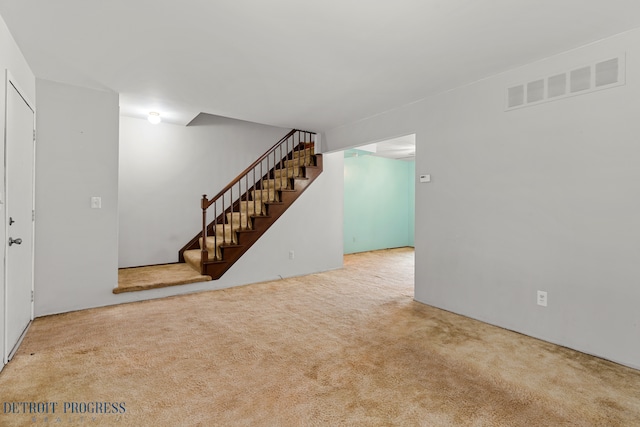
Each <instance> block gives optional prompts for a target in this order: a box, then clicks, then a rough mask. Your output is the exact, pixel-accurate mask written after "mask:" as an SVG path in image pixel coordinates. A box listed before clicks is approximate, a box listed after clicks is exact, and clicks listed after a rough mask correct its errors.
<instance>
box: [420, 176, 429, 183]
mask: <svg viewBox="0 0 640 427" xmlns="http://www.w3.org/2000/svg"><path fill="white" fill-rule="evenodd" d="M420 182H431V175H420Z"/></svg>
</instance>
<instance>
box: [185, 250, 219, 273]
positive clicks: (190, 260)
mask: <svg viewBox="0 0 640 427" xmlns="http://www.w3.org/2000/svg"><path fill="white" fill-rule="evenodd" d="M200 254H201V252H200V249H191V250H188V251H184V253H183V256H184V260H185V262H186V263H187V264H189V265H190V266H191V268H193V269H194V270H196V271H200V256H201V255H200ZM209 259H213V252H209Z"/></svg>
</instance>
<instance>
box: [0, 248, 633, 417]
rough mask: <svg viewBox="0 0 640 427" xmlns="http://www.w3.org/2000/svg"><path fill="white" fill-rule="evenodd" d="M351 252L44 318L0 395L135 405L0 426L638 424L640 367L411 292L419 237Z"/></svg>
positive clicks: (2, 380) (4, 377) (4, 376)
mask: <svg viewBox="0 0 640 427" xmlns="http://www.w3.org/2000/svg"><path fill="white" fill-rule="evenodd" d="M345 259H346V262H345V268H344V269H342V270H338V271H332V272H326V273H321V274H315V275H311V276H306V277H300V278H293V279H286V280H280V281H275V282H269V283H262V284H256V285H249V286H244V287H239V288H233V289H228V290H222V291H213V292H204V293H199V294H192V295H187V296H181V297H174V298H168V299H162V300H155V301H147V302H142V303H134V304H127V305H121V306H116V307H107V308H101V309H92V310H86V311H82V312H75V313H68V314H63V315H58V316H52V317H48V318H41V319H36V321H35V322H34V324H33V325H32V327H31V329H30V331H29V333H28V335H27V337H26V339H25V341H24V343H23V344H22V347H21V348H20V350H19V351H18V354H17V355H16V357H15V358H14V360H13V361H12V362H11V363H10V364H9V365H7V367H6V368H5V370H4V371H3V372H2V373H1V374H0V401H1V402H3V403H4V402H47V401H48V402H58V404H59V407H62V406H63V404H64V403H65V402H67V403H73V402H75V403H76V404H77V405H76V409H81V408H83V406H82V405H81V404H82V403H84V404H85V406H84V408H85V409H87V408H90V407H92V408H94V409H95V408H96V405H95V404H94V405H93V406H91V402H108V403H112V402H115V403H117V404H120V403H124V407H125V409H126V412H125V413H124V414H103V413H101V414H93V415H92V414H84V415H83V417H84V418H83V419H82V420H81V418H80V416H81V415H80V414H63V413H59V412H57V413H56V414H55V415H54V416H51V415H49V418H48V422H49V423H50V424H45V422H44V421H43V419H44V415H35V416H33V415H29V414H6V413H0V425H2V426H23V425H64V426H66V425H83V426H94V425H95V426H98V425H99V426H388V425H397V426H638V425H640V371H636V370H633V369H630V368H625V367H623V366H619V365H616V364H614V363H611V362H607V361H604V360H601V359H597V358H594V357H590V356H587V355H584V354H581V353H578V352H575V351H571V350H568V349H565V348H561V347H557V346H554V345H551V344H548V343H545V342H542V341H538V340H535V339H532V338H528V337H525V336H523V335H520V334H516V333H513V332H509V331H506V330H503V329H500V328H496V327H492V326H489V325H486V324H483V323H480V322H477V321H474V320H470V319H467V318H464V317H461V316H457V315H454V314H451V313H448V312H445V311H442V310H438V309H435V308H432V307H429V306H426V305H422V304H419V303H417V302H414V301H413V300H412V295H413V289H412V283H413V274H412V265H413V251H411V250H408V249H398V250H389V251H379V252H373V253H366V254H357V255H349V256H347V257H345ZM116 407H118V408H119V406H116ZM101 408H104V406H102V407H101ZM33 417H35V418H33ZM57 418H59V419H60V422H59V423H58V424H53V422H52V420H56V419H57ZM32 420H35V421H36V422H37V423H38V424H32Z"/></svg>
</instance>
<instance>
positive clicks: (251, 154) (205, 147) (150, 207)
mask: <svg viewBox="0 0 640 427" xmlns="http://www.w3.org/2000/svg"><path fill="white" fill-rule="evenodd" d="M289 130H290V129H283V128H278V127H273V126H266V125H260V124H256V123H250V122H245V121H241V120H233V119H229V118H224V117H217V116H211V115H200V116H199V117H198V118H197V119H196V120H194V122H193V123H192V124H191V125H190V126H186V127H185V126H180V125H174V124H167V123H160V124H158V125H152V124H151V123H149V122H148V121H147V120H142V119H136V118H131V117H121V121H120V172H119V176H120V182H119V188H120V190H119V195H120V199H119V200H120V217H119V221H120V223H119V234H120V244H119V266H120V267H131V266H139V265H151V264H162V263H168V262H177V261H178V250H179V249H180V248H182V246H184V245H185V244H186V243H187V242H188V241H189V240H191V239H192V238H193V237H194V236H195V235H196V234H197V233H198V232H199V231H200V229H201V227H202V225H201V224H202V211H201V209H200V199H201V198H202V195H203V194H207V195H208V196H209V197H213V196H214V195H215V194H216V193H218V191H220V190H221V189H222V188H223V187H224V186H225V185H227V183H229V182H230V181H231V180H232V179H234V178H235V177H236V176H237V175H238V174H239V173H240V172H242V171H243V170H244V169H245V168H246V167H247V166H249V165H250V164H251V163H252V162H253V161H254V160H256V159H257V158H258V157H260V156H261V155H262V154H263V153H264V152H265V151H267V150H268V149H269V148H271V147H272V146H273V145H274V144H275V143H276V142H278V140H280V139H281V138H282V137H283V136H285V135H286V134H287V133H288V132H289Z"/></svg>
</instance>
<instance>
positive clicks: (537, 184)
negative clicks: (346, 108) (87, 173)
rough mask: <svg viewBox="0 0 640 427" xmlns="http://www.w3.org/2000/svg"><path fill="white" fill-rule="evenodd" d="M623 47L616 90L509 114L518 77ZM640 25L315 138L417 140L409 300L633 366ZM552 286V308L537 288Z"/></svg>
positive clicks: (638, 295)
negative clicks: (623, 75)
mask: <svg viewBox="0 0 640 427" xmlns="http://www.w3.org/2000/svg"><path fill="white" fill-rule="evenodd" d="M621 52H626V54H627V57H626V58H627V62H626V64H627V81H626V85H624V86H619V87H615V88H611V89H606V90H602V91H598V92H594V93H590V94H586V95H581V96H575V97H571V98H565V99H562V100H558V101H555V102H548V103H544V104H541V105H538V106H532V107H527V108H522V109H519V110H515V111H509V112H505V111H504V107H505V90H506V88H507V87H509V86H510V85H513V84H515V83H524V82H528V81H532V80H535V79H537V78H541V77H545V76H550V75H553V74H554V73H556V72H559V71H568V70H571V69H574V68H578V67H580V66H582V65H587V64H590V63H593V62H596V61H599V60H606V59H609V58H612V57H615V56H618V55H619V54H620V53H621ZM639 75H640V30H634V31H631V32H628V33H625V34H621V35H618V36H615V37H612V38H609V39H607V40H603V41H600V42H598V43H595V44H593V45H589V46H586V47H583V48H580V49H576V50H573V51H570V52H566V53H564V54H561V55H558V56H554V57H552V58H548V59H547V60H544V61H541V62H537V63H534V64H530V65H527V66H525V67H521V68H518V69H516V70H512V71H509V72H507V73H504V74H501V75H498V76H494V77H491V78H489V79H485V80H482V81H479V82H476V83H474V84H471V85H468V86H465V87H462V88H459V89H456V90H453V91H448V92H446V93H442V94H440V95H438V96H434V97H431V98H428V99H425V100H423V101H421V102H417V103H414V104H411V105H408V106H405V107H403V108H400V109H397V110H394V111H391V112H388V113H385V114H381V115H378V116H376V117H374V118H372V119H368V120H363V121H360V122H357V123H354V124H352V125H349V126H343V127H341V128H337V129H334V130H331V131H328V132H326V133H325V135H324V142H325V143H326V147H327V150H328V151H333V150H337V149H341V148H346V147H349V146H353V145H354V144H362V143H366V142H369V141H375V140H380V139H384V138H389V137H393V136H396V135H401V134H407V133H412V132H415V133H416V134H417V158H416V174H431V178H432V181H431V183H417V184H416V224H415V247H416V267H415V269H416V284H415V298H416V300H418V301H421V302H424V303H427V304H430V305H433V306H436V307H440V308H443V309H446V310H450V311H453V312H456V313H460V314H464V315H466V316H470V317H473V318H476V319H480V320H483V321H486V322H488V323H492V324H496V325H499V326H502V327H505V328H508V329H512V330H516V331H519V332H522V333H525V334H527V335H531V336H534V337H537V338H541V339H544V340H547V341H550V342H554V343H557V344H561V345H563V346H567V347H570V348H574V349H577V350H580V351H583V352H586V353H590V354H594V355H597V356H601V357H604V358H607V359H610V360H613V361H616V362H619V363H622V364H625V365H628V366H632V367H635V368H640V333H639V329H640V310H639V309H638V302H639V301H640V286H638V283H640V262H638V259H639V256H640V243H639V242H640V197H638V196H639V192H638V182H640V167H638V165H640V143H639V142H638V135H640V120H638V114H639V112H640V81H639V79H638V76H639ZM537 290H544V291H547V292H548V298H549V302H548V307H546V308H543V307H540V306H537V305H536V291H537Z"/></svg>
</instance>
